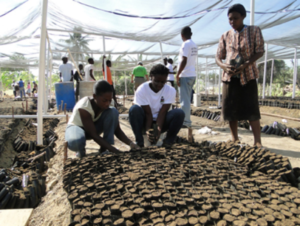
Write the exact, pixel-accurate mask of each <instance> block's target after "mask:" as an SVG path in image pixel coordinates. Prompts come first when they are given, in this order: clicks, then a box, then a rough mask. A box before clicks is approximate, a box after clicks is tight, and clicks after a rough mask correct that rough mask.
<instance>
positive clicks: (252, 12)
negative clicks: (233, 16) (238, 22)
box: [250, 0, 255, 26]
mask: <svg viewBox="0 0 300 226" xmlns="http://www.w3.org/2000/svg"><path fill="white" fill-rule="evenodd" d="M254 13H255V0H250V25H251V26H253V25H254Z"/></svg>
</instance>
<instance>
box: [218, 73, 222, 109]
mask: <svg viewBox="0 0 300 226" xmlns="http://www.w3.org/2000/svg"><path fill="white" fill-rule="evenodd" d="M221 77H222V69H221V68H220V72H219V93H218V107H220V106H221Z"/></svg>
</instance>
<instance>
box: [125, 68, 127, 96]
mask: <svg viewBox="0 0 300 226" xmlns="http://www.w3.org/2000/svg"><path fill="white" fill-rule="evenodd" d="M125 95H126V96H127V79H126V71H125Z"/></svg>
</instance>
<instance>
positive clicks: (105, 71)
mask: <svg viewBox="0 0 300 226" xmlns="http://www.w3.org/2000/svg"><path fill="white" fill-rule="evenodd" d="M102 37H103V55H105V36H102ZM103 64H104V65H103V68H104V74H105V80H106V81H107V70H106V58H105V59H104V60H103Z"/></svg>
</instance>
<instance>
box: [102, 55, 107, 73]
mask: <svg viewBox="0 0 300 226" xmlns="http://www.w3.org/2000/svg"><path fill="white" fill-rule="evenodd" d="M105 58H106V56H105V55H103V57H102V71H104V59H105Z"/></svg>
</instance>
